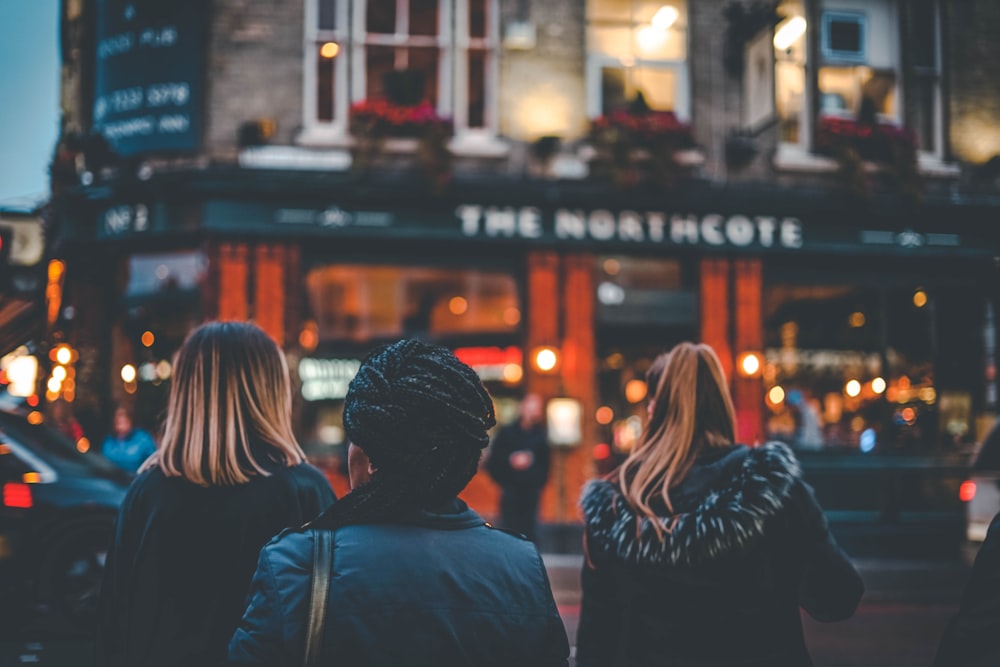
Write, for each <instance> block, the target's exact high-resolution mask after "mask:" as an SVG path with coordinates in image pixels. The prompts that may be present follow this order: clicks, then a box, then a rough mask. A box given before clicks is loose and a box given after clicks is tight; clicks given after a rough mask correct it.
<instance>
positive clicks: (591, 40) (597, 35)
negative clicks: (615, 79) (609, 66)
mask: <svg viewBox="0 0 1000 667" xmlns="http://www.w3.org/2000/svg"><path fill="white" fill-rule="evenodd" d="M587 32H588V48H589V49H590V51H591V53H603V54H606V55H609V56H612V57H619V58H623V57H627V56H629V55H631V53H632V30H631V29H630V28H610V27H606V26H601V27H595V26H591V27H590V28H588V30H587Z"/></svg>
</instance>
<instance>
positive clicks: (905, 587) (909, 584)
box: [0, 554, 972, 667]
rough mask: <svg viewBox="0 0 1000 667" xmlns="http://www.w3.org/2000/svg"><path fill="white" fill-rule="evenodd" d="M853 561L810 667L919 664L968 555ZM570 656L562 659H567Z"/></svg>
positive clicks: (40, 648)
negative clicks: (842, 616)
mask: <svg viewBox="0 0 1000 667" xmlns="http://www.w3.org/2000/svg"><path fill="white" fill-rule="evenodd" d="M971 555H972V554H966V555H964V556H963V557H961V558H957V559H937V560H903V559H898V558H894V559H890V558H879V559H857V560H855V564H856V565H857V567H858V569H859V571H860V572H861V575H862V578H863V579H864V581H865V587H866V592H865V597H864V599H863V601H862V603H861V607H860V608H859V609H858V611H857V613H856V614H855V615H854V616H853V617H852V618H851V619H849V620H847V621H844V622H841V623H819V622H817V621H814V620H812V619H811V618H809V617H808V615H805V614H803V627H804V629H805V635H806V645H807V646H808V648H809V651H810V653H811V655H812V657H813V661H814V663H815V667H925V666H929V665H930V664H931V662H932V661H933V658H934V653H935V651H936V650H937V645H938V642H939V641H940V639H941V634H942V633H943V632H944V628H945V626H946V624H947V623H948V620H949V619H950V618H951V616H952V615H953V614H954V613H955V611H956V610H957V608H958V601H959V598H960V595H961V591H962V588H963V587H964V585H965V581H966V578H967V576H968V565H967V563H968V562H969V558H970V556H971ZM543 558H544V561H545V565H546V568H547V570H548V572H549V579H550V582H551V584H552V589H553V592H554V594H555V598H556V603H557V604H558V605H559V612H560V614H561V615H562V618H563V621H564V623H565V624H566V632H567V635H568V636H569V640H570V646H571V647H572V646H573V645H574V644H575V639H576V630H577V624H578V623H579V617H580V587H579V574H580V566H581V565H582V557H581V556H579V555H563V554H558V555H556V554H547V555H545V556H544V557H543ZM92 654H93V644H92V643H91V642H87V641H82V640H65V639H51V638H49V639H45V638H44V637H42V636H38V637H32V638H30V641H19V642H3V643H0V665H3V666H6V665H35V664H37V665H51V666H58V667H88V666H89V665H92V664H93V657H92ZM573 664H574V663H573V660H571V661H570V665H573Z"/></svg>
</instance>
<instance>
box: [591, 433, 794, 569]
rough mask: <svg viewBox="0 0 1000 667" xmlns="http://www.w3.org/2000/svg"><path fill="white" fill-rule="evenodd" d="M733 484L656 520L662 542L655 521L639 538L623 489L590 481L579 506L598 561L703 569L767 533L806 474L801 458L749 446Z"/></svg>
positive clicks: (777, 446)
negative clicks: (770, 522)
mask: <svg viewBox="0 0 1000 667" xmlns="http://www.w3.org/2000/svg"><path fill="white" fill-rule="evenodd" d="M738 465H739V467H738V469H737V470H736V471H735V474H734V476H733V477H732V478H731V479H720V480H719V482H718V483H717V484H715V485H713V487H712V488H709V489H707V490H706V492H705V496H704V500H703V501H702V502H701V504H699V505H698V506H697V507H696V508H695V509H694V510H693V511H691V512H687V513H684V514H680V515H676V516H667V517H663V518H660V519H658V521H659V522H660V525H661V526H663V527H664V528H665V529H667V528H669V527H670V524H671V523H672V522H673V521H674V520H676V524H675V525H674V527H673V529H672V530H670V532H668V533H666V534H665V535H664V539H663V540H662V541H661V540H660V539H659V537H658V536H657V534H656V531H655V530H654V528H653V524H652V522H651V521H650V520H649V519H643V520H642V524H641V530H640V531H639V534H638V535H637V534H636V520H635V519H636V515H635V512H634V511H633V510H632V508H631V507H629V505H628V504H627V503H626V502H625V500H624V498H623V497H622V495H621V493H620V492H619V490H618V485H617V484H616V483H613V482H608V481H604V480H593V481H591V482H588V484H587V486H586V487H585V488H584V491H583V496H582V497H581V500H580V505H581V507H582V508H583V513H584V517H585V520H586V524H587V534H588V537H587V546H588V549H589V551H590V554H591V557H592V558H594V559H595V560H598V559H604V558H611V559H613V560H618V561H624V562H626V563H633V564H637V565H683V566H690V565H699V564H703V563H707V562H710V561H714V560H717V559H719V558H720V557H723V556H725V555H727V554H730V553H732V552H739V551H743V550H744V549H745V548H746V547H747V546H749V545H750V544H752V543H753V542H755V541H757V540H758V539H759V538H760V537H761V535H763V532H764V524H765V522H766V521H767V519H768V518H770V517H772V516H774V515H775V514H777V513H778V511H779V510H780V509H781V508H782V507H783V506H784V504H785V501H786V500H788V498H789V496H790V494H791V491H792V487H793V485H794V484H795V482H796V481H797V480H798V479H799V478H800V477H801V469H800V468H799V463H798V461H797V460H796V459H795V455H794V454H792V451H791V450H790V449H789V448H788V447H787V446H786V445H784V444H781V443H778V442H769V443H767V444H765V445H763V446H761V447H757V448H754V449H750V450H749V451H747V452H746V454H745V457H744V458H743V461H742V463H741V464H738Z"/></svg>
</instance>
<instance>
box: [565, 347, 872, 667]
mask: <svg viewBox="0 0 1000 667" xmlns="http://www.w3.org/2000/svg"><path fill="white" fill-rule="evenodd" d="M647 380H648V382H649V387H650V395H651V396H652V399H651V403H650V405H649V423H648V424H647V426H646V429H645V432H644V434H643V437H642V438H641V440H640V442H639V444H638V445H637V446H636V448H635V449H634V451H633V452H632V453H631V454H630V456H629V458H628V459H627V460H626V461H625V462H624V463H623V464H622V465H621V466H620V467H619V469H618V470H616V471H614V472H612V473H611V475H609V476H608V478H606V479H603V480H595V481H592V482H590V483H589V484H588V486H587V487H586V488H585V489H584V493H583V497H582V499H581V506H582V508H583V512H584V516H585V522H586V532H585V552H586V554H587V562H586V564H585V566H584V568H583V602H582V608H581V615H580V625H579V630H578V635H577V665H579V666H580V667H586V666H588V665H616V666H624V665H644V666H645V665H678V666H684V667H695V666H702V665H705V666H707V665H712V666H713V667H722V666H724V665H732V666H736V665H739V666H740V667H776V666H778V665H781V666H782V667H786V666H787V667H800V666H807V665H811V664H812V662H811V661H810V658H809V654H808V651H807V650H806V647H805V642H804V640H803V636H802V624H801V619H800V616H799V609H800V607H801V608H803V609H805V610H806V611H807V612H808V613H809V614H810V615H812V616H813V617H814V618H816V619H818V620H821V621H836V620H841V619H845V618H848V617H849V616H851V615H852V614H853V613H854V610H855V608H856V607H857V604H858V602H859V601H860V599H861V595H862V593H863V591H864V586H863V585H862V582H861V579H860V577H859V576H858V574H857V572H856V571H855V569H854V567H853V566H852V565H851V563H850V561H849V560H848V559H847V557H846V556H845V555H844V553H843V552H842V551H841V550H840V549H839V548H838V546H837V544H836V543H835V542H834V540H833V538H832V537H831V535H830V533H829V531H828V529H827V524H826V520H825V518H824V516H823V512H822V510H821V509H820V507H819V505H818V504H817V503H816V499H815V498H814V496H813V494H812V491H811V489H810V488H809V486H808V485H807V484H806V483H805V482H804V481H803V480H802V477H801V470H800V468H799V464H798V462H797V461H796V460H795V457H794V455H793V454H792V452H791V450H789V449H788V448H787V447H786V446H784V445H782V444H779V443H768V444H765V445H763V446H761V447H757V448H750V447H746V446H743V445H739V444H736V443H735V442H734V440H735V431H736V429H735V415H734V410H733V404H732V400H731V398H730V395H729V391H728V389H727V385H726V379H725V377H724V374H723V371H722V367H721V365H720V363H719V360H718V357H716V355H715V353H714V352H713V351H712V349H711V348H710V347H708V346H706V345H694V344H691V343H682V344H680V345H678V346H677V347H675V348H674V349H673V350H671V351H670V352H669V353H668V354H665V355H662V356H661V357H659V358H658V359H656V361H655V362H654V364H653V365H652V367H651V368H650V371H649V374H648V377H647Z"/></svg>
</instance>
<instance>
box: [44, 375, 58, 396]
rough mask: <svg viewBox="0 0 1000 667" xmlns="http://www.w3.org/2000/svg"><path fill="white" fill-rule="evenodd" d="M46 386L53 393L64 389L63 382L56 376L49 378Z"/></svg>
mask: <svg viewBox="0 0 1000 667" xmlns="http://www.w3.org/2000/svg"><path fill="white" fill-rule="evenodd" d="M45 387H46V388H47V389H48V390H49V391H50V392H52V393H53V394H55V393H58V391H59V390H60V389H62V382H60V381H59V380H57V379H56V378H49V381H48V382H46V383H45Z"/></svg>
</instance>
